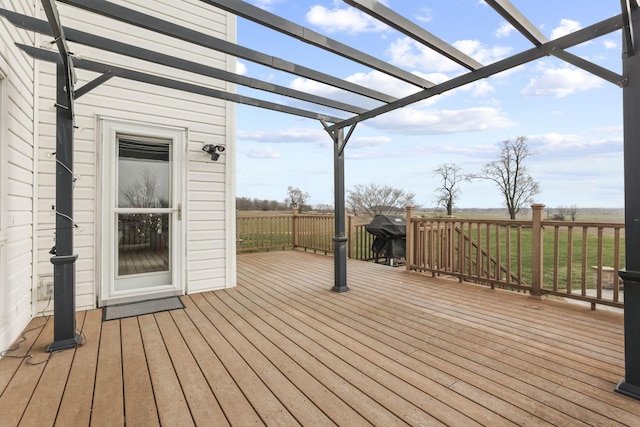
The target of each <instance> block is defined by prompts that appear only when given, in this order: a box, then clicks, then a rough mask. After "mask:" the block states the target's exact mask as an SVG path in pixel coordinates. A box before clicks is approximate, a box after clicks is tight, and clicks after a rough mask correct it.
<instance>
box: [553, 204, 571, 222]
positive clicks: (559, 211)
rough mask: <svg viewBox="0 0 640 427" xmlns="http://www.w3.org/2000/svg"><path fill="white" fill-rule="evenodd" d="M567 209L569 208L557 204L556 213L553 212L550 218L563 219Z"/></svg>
mask: <svg viewBox="0 0 640 427" xmlns="http://www.w3.org/2000/svg"><path fill="white" fill-rule="evenodd" d="M568 209H569V208H567V207H566V206H558V207H557V208H556V213H555V214H553V216H552V217H551V219H553V220H554V221H564V220H565V219H566V217H567V215H568V214H569V213H568Z"/></svg>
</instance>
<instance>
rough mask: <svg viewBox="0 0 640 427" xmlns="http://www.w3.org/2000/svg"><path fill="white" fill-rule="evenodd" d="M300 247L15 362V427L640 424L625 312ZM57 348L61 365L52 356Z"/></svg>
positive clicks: (38, 331) (32, 345)
mask: <svg viewBox="0 0 640 427" xmlns="http://www.w3.org/2000/svg"><path fill="white" fill-rule="evenodd" d="M348 268H349V270H348V278H349V286H350V288H351V292H348V293H344V294H336V293H333V292H331V291H330V288H331V286H332V285H333V259H332V258H331V257H327V256H322V255H314V254H310V253H304V252H300V251H282V252H270V253H254V254H244V255H240V256H238V286H237V287H236V288H234V289H230V290H225V291H216V292H208V293H204V294H196V295H190V296H186V297H183V301H184V303H185V305H186V309H185V310H174V311H170V312H163V313H157V314H153V315H145V316H140V317H134V318H129V319H123V320H114V321H109V322H104V323H103V322H101V310H91V311H86V312H79V313H78V327H79V328H81V329H82V335H83V337H84V339H85V341H86V342H85V343H84V345H83V346H81V347H78V348H77V349H73V350H66V351H62V352H59V353H54V354H52V355H49V354H48V353H45V352H44V349H45V348H46V346H47V345H48V344H49V343H50V342H51V340H52V322H51V319H48V321H47V320H46V319H44V318H37V319H34V320H33V321H32V322H31V324H30V325H29V327H28V328H27V331H26V332H25V333H24V337H25V341H24V342H21V343H20V345H19V347H18V348H17V349H16V350H14V351H11V352H9V353H7V354H8V355H10V356H24V355H28V354H29V355H32V356H33V357H31V358H27V359H22V358H8V357H5V358H3V359H1V360H0V393H1V394H0V414H1V415H0V425H2V426H12V425H18V424H20V425H38V426H46V425H53V424H54V423H55V424H57V425H69V426H85V425H89V424H91V425H101V424H103V425H123V424H124V423H125V420H126V423H127V424H128V425H134V426H138V425H140V426H150V425H159V424H162V425H166V426H174V425H180V426H186V425H193V424H195V425H207V426H208V425H215V426H220V425H225V424H233V425H250V424H251V425H254V424H269V425H273V424H280V425H296V424H302V425H313V426H318V425H334V424H338V425H345V426H347V425H348V426H356V425H369V424H374V425H383V426H390V425H404V424H410V425H425V424H429V425H440V424H442V425H453V426H472V425H487V426H499V425H525V424H527V425H536V426H537V425H545V424H550V425H561V426H569V425H584V424H588V425H629V426H637V425H640V402H637V401H635V400H632V399H629V398H626V397H624V396H622V395H619V394H616V393H614V391H613V388H614V386H615V385H616V383H617V382H618V380H620V379H621V378H622V377H623V376H624V353H623V351H624V350H623V318H622V315H620V314H619V313H611V312H607V311H595V312H594V311H590V310H589V309H588V308H583V307H579V306H575V305H573V304H568V303H564V302H561V301H538V300H534V299H531V298H529V297H528V296H527V295H525V294H516V293H510V292H505V291H499V290H491V289H488V288H485V287H481V286H475V285H469V284H461V283H458V282H455V281H449V280H443V279H437V278H436V279H434V278H431V277H426V276H424V275H420V274H417V273H412V272H407V271H406V270H404V269H401V268H392V267H387V266H383V265H376V264H372V263H365V262H361V261H349V264H348ZM47 358H49V360H48V361H47V362H46V363H40V364H38V363H39V362H43V361H46V360H47Z"/></svg>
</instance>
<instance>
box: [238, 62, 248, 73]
mask: <svg viewBox="0 0 640 427" xmlns="http://www.w3.org/2000/svg"><path fill="white" fill-rule="evenodd" d="M236 73H238V74H240V75H243V76H244V75H246V74H247V66H246V65H244V63H242V62H240V61H238V60H236Z"/></svg>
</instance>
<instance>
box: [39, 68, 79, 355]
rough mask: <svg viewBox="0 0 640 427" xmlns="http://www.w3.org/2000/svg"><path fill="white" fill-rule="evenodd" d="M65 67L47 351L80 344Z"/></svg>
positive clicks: (59, 99)
mask: <svg viewBox="0 0 640 427" xmlns="http://www.w3.org/2000/svg"><path fill="white" fill-rule="evenodd" d="M67 72H68V70H67V69H66V67H65V66H64V64H63V63H62V62H59V63H58V64H57V83H56V86H57V90H56V205H55V211H56V246H55V247H56V254H55V255H54V256H53V257H51V263H52V264H53V313H54V316H53V343H51V344H50V345H49V347H48V349H47V351H57V350H63V349H66V348H72V347H75V346H76V345H78V344H80V342H81V339H80V335H78V334H77V333H76V301H75V298H76V292H75V261H76V259H77V258H78V255H74V254H73V230H74V228H75V223H74V221H73V184H74V177H73V113H72V107H71V106H69V105H68V104H69V100H70V99H71V97H70V96H69V95H68V94H67V87H66V85H67V81H68V80H67V77H68V76H67V74H66V73H67Z"/></svg>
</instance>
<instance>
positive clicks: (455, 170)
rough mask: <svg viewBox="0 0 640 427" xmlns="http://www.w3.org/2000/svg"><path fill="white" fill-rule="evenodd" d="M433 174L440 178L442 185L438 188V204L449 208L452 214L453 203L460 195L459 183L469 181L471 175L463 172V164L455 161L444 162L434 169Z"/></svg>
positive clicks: (448, 213) (448, 211)
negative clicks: (457, 163)
mask: <svg viewBox="0 0 640 427" xmlns="http://www.w3.org/2000/svg"><path fill="white" fill-rule="evenodd" d="M433 176H437V177H439V178H440V186H439V187H438V188H436V190H435V192H436V205H437V206H442V207H443V208H445V209H446V210H447V215H449V216H451V214H452V211H453V205H454V204H455V202H456V199H457V198H458V196H460V188H459V187H458V186H459V184H460V183H461V182H463V181H469V176H468V175H465V174H463V173H462V166H460V165H456V164H454V163H443V164H441V165H440V166H438V167H437V168H436V169H434V170H433Z"/></svg>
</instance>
